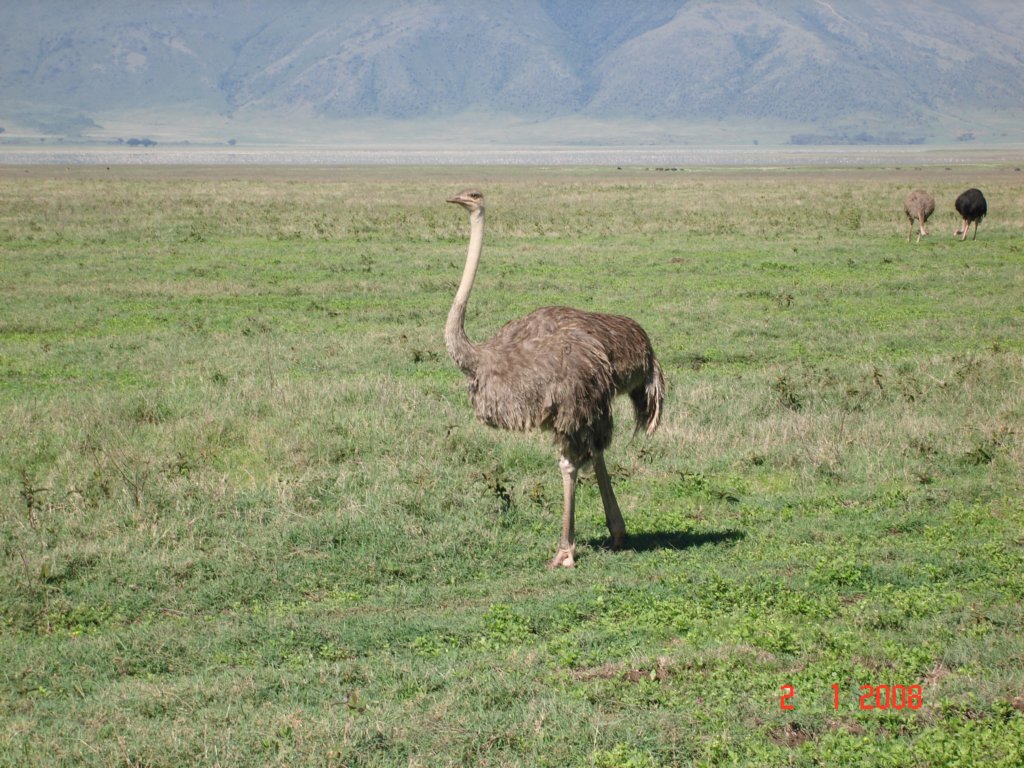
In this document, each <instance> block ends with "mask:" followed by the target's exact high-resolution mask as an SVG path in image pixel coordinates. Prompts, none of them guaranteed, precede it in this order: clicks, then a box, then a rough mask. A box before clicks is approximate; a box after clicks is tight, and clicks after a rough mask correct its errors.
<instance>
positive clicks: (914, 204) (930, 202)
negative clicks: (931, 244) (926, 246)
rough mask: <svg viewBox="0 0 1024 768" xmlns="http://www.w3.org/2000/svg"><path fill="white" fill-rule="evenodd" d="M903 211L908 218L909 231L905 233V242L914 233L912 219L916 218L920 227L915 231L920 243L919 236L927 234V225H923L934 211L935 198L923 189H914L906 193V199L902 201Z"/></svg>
mask: <svg viewBox="0 0 1024 768" xmlns="http://www.w3.org/2000/svg"><path fill="white" fill-rule="evenodd" d="M903 212H904V213H905V214H907V219H909V220H910V231H909V232H908V233H907V242H908V243H909V242H910V238H911V237H912V236H913V234H914V219H917V222H918V225H919V227H920V229H919V231H918V233H917V242H919V243H920V242H921V238H922V237H923V236H927V234H928V227H927V226H925V225H926V223H927V221H928V217H929V216H931V215H932V213H934V212H935V198H934V197H932V196H931V195H929V194H928V193H927V192H925V191H924V190H923V189H915V190H914V191H913V192H911V193H910V194H909V195H907V200H906V202H905V203H903Z"/></svg>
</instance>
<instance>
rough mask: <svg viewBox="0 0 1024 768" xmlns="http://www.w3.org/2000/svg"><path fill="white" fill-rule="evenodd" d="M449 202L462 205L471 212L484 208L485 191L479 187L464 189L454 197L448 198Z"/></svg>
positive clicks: (481, 210) (480, 210)
mask: <svg viewBox="0 0 1024 768" xmlns="http://www.w3.org/2000/svg"><path fill="white" fill-rule="evenodd" d="M448 202H449V203H456V204H457V205H461V206H462V207H463V208H465V209H466V210H467V211H469V212H470V213H473V212H475V211H479V212H481V213H483V210H484V193H483V192H481V191H480V190H478V189H464V190H462V191H461V192H459V194H457V195H455V196H454V197H449V198H448Z"/></svg>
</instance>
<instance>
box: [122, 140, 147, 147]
mask: <svg viewBox="0 0 1024 768" xmlns="http://www.w3.org/2000/svg"><path fill="white" fill-rule="evenodd" d="M117 143H118V144H126V145H127V146H129V147H155V146H156V142H155V141H153V140H152V139H118V140H117Z"/></svg>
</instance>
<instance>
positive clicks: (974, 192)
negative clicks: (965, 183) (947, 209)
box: [953, 187, 988, 242]
mask: <svg viewBox="0 0 1024 768" xmlns="http://www.w3.org/2000/svg"><path fill="white" fill-rule="evenodd" d="M956 212H957V213H959V214H960V216H961V217H962V218H963V220H964V222H963V226H961V227H960V228H959V229H957V231H956V232H954V233H953V237H957V236H958V235H959V236H960V242H963V241H964V240H966V239H967V230H968V229H970V226H971V222H974V237H972V238H971V239H972V240H977V239H978V222H979V221H981V220H982V219H984V218H985V214H986V213H988V203H986V202H985V196H984V195H983V194H981V190H980V189H974V188H973V187H972V188H971V189H968V190H967V191H966V192H961V193H960V196H959V197H958V198H957V199H956Z"/></svg>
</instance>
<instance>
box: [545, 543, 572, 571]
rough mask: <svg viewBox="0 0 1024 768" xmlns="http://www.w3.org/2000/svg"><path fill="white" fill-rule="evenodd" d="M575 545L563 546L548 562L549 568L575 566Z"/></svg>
mask: <svg viewBox="0 0 1024 768" xmlns="http://www.w3.org/2000/svg"><path fill="white" fill-rule="evenodd" d="M575 549H576V548H575V547H562V548H561V549H559V550H558V552H556V553H555V556H554V558H552V560H551V562H550V563H548V568H550V569H552V570H554V569H555V568H558V567H559V566H561V567H562V568H575V567H576V558H575V556H574V555H575Z"/></svg>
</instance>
